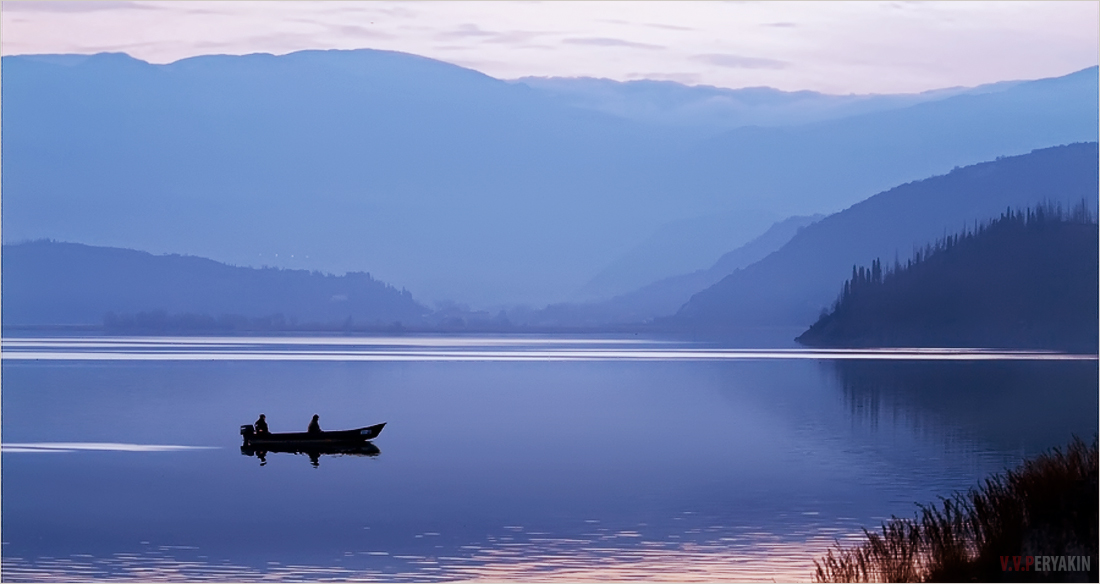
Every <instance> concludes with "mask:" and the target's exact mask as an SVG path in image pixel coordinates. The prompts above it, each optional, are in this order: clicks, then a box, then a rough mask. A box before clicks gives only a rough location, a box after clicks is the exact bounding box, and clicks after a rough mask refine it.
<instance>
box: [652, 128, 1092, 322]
mask: <svg viewBox="0 0 1100 584" xmlns="http://www.w3.org/2000/svg"><path fill="white" fill-rule="evenodd" d="M1098 162H1100V152H1098V150H1097V144H1096V143H1087V144H1071V145H1066V146H1059V147H1054V148H1046V149H1042V150H1036V151H1034V152H1031V153H1029V154H1026V155H1022V156H1010V157H1004V158H1000V159H997V160H994V161H990V162H985V163H982V164H976V165H973V166H968V167H965V168H959V169H956V170H954V171H952V172H950V173H948V174H946V175H942V176H935V177H931V178H928V179H925V180H921V181H915V182H911V183H907V184H903V185H900V186H897V187H895V188H893V189H890V190H888V191H885V192H883V193H879V194H877V195H875V196H873V197H870V198H868V199H867V200H865V201H862V202H860V203H858V204H856V205H852V206H851V207H850V208H848V209H845V210H844V211H842V212H840V213H836V214H833V215H830V216H829V217H826V218H825V219H822V220H821V221H818V222H816V223H813V224H811V225H808V226H807V227H805V228H803V229H802V230H800V231H799V232H798V233H797V234H795V235H794V237H792V238H791V240H790V241H789V242H787V243H786V244H785V245H784V246H783V247H781V248H780V249H779V250H777V251H776V252H774V253H772V254H771V255H769V256H767V257H766V258H764V259H762V260H760V261H759V262H756V263H754V264H752V265H750V266H748V267H746V268H744V269H741V270H737V271H736V272H734V273H732V274H730V275H728V276H726V277H725V278H724V279H722V280H721V281H720V282H718V283H717V284H715V285H714V286H711V287H710V288H707V289H706V290H704V291H702V292H699V293H698V294H696V295H695V296H693V297H692V298H691V300H690V301H689V302H688V303H687V304H685V305H684V307H683V308H681V309H680V311H679V312H678V313H677V314H676V315H675V316H674V317H671V318H669V319H665V320H664V321H663V322H662V325H663V326H667V327H672V328H690V329H710V330H716V331H717V330H723V329H730V328H736V327H745V326H775V325H799V326H809V325H810V324H812V323H813V322H814V321H815V320H816V319H817V317H818V316H819V315H820V313H821V311H822V310H824V309H826V308H828V307H829V306H831V305H832V303H833V301H834V300H835V299H836V297H837V294H838V292H839V290H840V286H841V284H842V283H843V282H844V281H845V279H847V278H848V277H849V275H850V274H851V270H852V266H853V265H861V266H867V265H870V264H871V263H872V262H873V261H875V260H882V262H883V263H886V264H893V263H894V261H895V260H898V261H901V262H903V263H904V261H905V260H906V259H908V258H910V257H911V256H912V254H913V252H914V251H915V250H918V249H922V248H923V247H924V246H926V245H928V244H930V243H932V242H934V241H936V240H937V239H939V238H941V237H944V236H946V235H949V234H952V233H957V232H960V231H963V230H964V229H965V228H966V227H967V226H973V225H974V223H975V222H984V221H986V220H988V219H990V218H993V217H997V216H998V215H999V213H1001V212H1003V211H1005V210H1006V208H1008V207H1012V208H1015V209H1022V208H1025V207H1028V206H1033V205H1036V204H1038V203H1042V202H1047V203H1050V204H1061V205H1062V206H1063V207H1065V208H1067V209H1068V208H1071V207H1073V206H1074V205H1076V204H1078V203H1080V202H1082V201H1084V202H1085V203H1086V204H1087V206H1088V208H1089V209H1090V210H1091V211H1092V212H1094V213H1095V212H1096V206H1097V197H1096V188H1097V187H1096V185H1097V184H1098V181H1100V175H1098V172H1097V166H1098Z"/></svg>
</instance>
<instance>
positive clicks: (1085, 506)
mask: <svg viewBox="0 0 1100 584" xmlns="http://www.w3.org/2000/svg"><path fill="white" fill-rule="evenodd" d="M1098 500H1100V487H1098V482H1097V442H1096V440H1094V441H1093V443H1092V446H1088V445H1087V444H1085V443H1084V442H1083V441H1082V440H1081V439H1079V438H1074V440H1073V441H1072V442H1071V443H1070V444H1069V446H1067V447H1066V449H1065V450H1064V451H1063V450H1061V449H1057V448H1055V449H1054V450H1052V451H1051V452H1049V453H1047V454H1043V455H1040V456H1038V457H1036V458H1034V459H1031V460H1028V461H1025V462H1024V463H1023V464H1022V465H1021V466H1020V467H1018V468H1016V469H1013V470H1009V471H1006V472H1005V473H1004V474H1003V475H996V476H994V477H992V478H989V479H987V480H986V481H985V483H984V484H982V485H981V487H980V488H977V489H971V490H970V491H967V492H966V493H956V494H955V495H954V496H952V497H951V498H945V499H942V500H941V501H940V503H939V504H938V505H932V506H928V507H921V509H920V512H919V513H917V515H916V517H914V518H913V519H905V518H897V517H894V518H893V519H891V520H890V521H889V522H887V523H885V524H883V526H882V529H881V532H871V531H868V530H866V529H864V536H865V540H864V542H863V543H862V544H859V545H856V546H854V547H849V548H844V547H841V546H839V545H838V546H837V547H835V548H832V549H829V550H828V551H827V552H826V554H825V556H824V557H822V558H821V559H820V560H815V561H814V566H815V567H816V572H815V574H814V580H815V581H817V582H991V581H1051V580H1085V579H1087V580H1088V581H1090V582H1095V581H1097V571H1098V562H1097V525H1098V522H1100V505H1098ZM1062 555H1066V556H1090V557H1092V558H1093V561H1092V562H1091V569H1090V571H1089V572H1088V573H1085V572H1061V573H1051V572H1036V571H1005V570H1004V569H1003V567H1002V564H1001V558H1002V556H1062Z"/></svg>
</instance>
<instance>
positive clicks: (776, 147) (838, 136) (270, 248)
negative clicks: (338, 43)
mask: <svg viewBox="0 0 1100 584" xmlns="http://www.w3.org/2000/svg"><path fill="white" fill-rule="evenodd" d="M2 75H3V80H2V82H3V87H4V99H3V101H2V103H0V107H2V109H3V111H2V115H3V119H4V139H3V142H2V144H0V148H2V164H3V168H2V169H0V172H2V175H3V181H4V184H3V189H4V196H3V200H2V205H3V209H2V215H3V237H4V239H5V241H6V242H9V243H10V242H16V241H25V240H34V239H40V238H52V239H56V240H63V241H80V242H84V243H87V244H90V245H99V246H112V247H122V248H129V249H142V250H148V251H150V252H154V253H164V252H178V253H186V254H190V255H195V256H200V257H208V258H212V259H214V260H217V261H222V262H227V263H231V264H234V265H241V266H261V265H265V264H266V265H273V266H279V267H285V268H308V269H315V270H322V271H325V272H331V273H344V272H349V271H368V270H369V271H370V273H372V274H374V275H375V276H377V277H378V278H380V279H382V280H384V281H387V282H393V283H395V284H398V285H400V286H404V287H407V288H408V289H410V290H414V291H415V292H416V294H417V296H418V297H419V298H424V299H427V300H431V301H438V300H444V299H452V300H455V301H458V302H463V303H467V304H472V305H476V306H475V307H487V306H502V305H512V304H528V305H542V304H546V303H551V302H560V301H563V300H566V299H569V298H570V297H571V295H572V294H573V293H574V292H575V291H576V290H578V289H580V288H581V287H582V286H584V285H585V283H586V282H589V281H591V280H592V279H593V278H594V277H596V275H597V274H599V273H600V272H601V271H603V270H605V269H606V268H607V267H608V266H610V265H612V264H613V263H614V262H616V260H617V259H618V258H620V257H622V256H623V254H625V253H628V252H629V251H630V250H632V249H635V248H637V247H638V246H639V245H641V244H642V243H643V242H645V240H646V239H647V238H648V237H649V236H650V235H651V234H653V233H655V232H656V231H658V230H660V229H661V227H662V226H663V225H667V224H669V223H670V222H675V221H681V220H687V219H691V218H695V217H709V216H718V215H723V214H737V213H743V212H745V211H747V210H752V209H758V210H761V211H764V212H766V213H768V214H770V215H766V216H764V215H762V216H761V218H760V219H759V220H758V221H757V223H756V224H755V225H750V226H746V227H744V229H746V234H747V233H749V232H750V231H754V232H755V233H760V232H762V231H763V230H764V229H765V228H766V227H767V226H768V225H769V224H770V223H771V222H772V221H773V220H774V218H778V217H786V216H792V215H807V214H812V213H825V212H833V211H835V210H837V209H841V208H844V207H847V206H849V205H851V204H853V203H855V202H857V201H860V200H862V199H864V198H866V197H867V196H870V195H872V194H874V193H875V192H879V191H881V190H883V189H886V188H889V187H890V186H892V185H896V184H899V183H902V182H905V181H907V180H914V179H918V178H923V177H927V176H930V175H933V174H938V173H943V172H947V171H948V170H949V169H950V168H952V167H953V166H958V165H965V164H971V163H975V162H978V161H981V160H989V159H992V158H994V157H996V156H1000V155H1012V154H1020V153H1024V152H1028V151H1030V150H1032V149H1035V148H1041V147H1045V146H1052V145H1056V144H1064V143H1068V142H1075V141H1093V140H1096V139H1097V127H1098V114H1097V108H1096V104H1097V101H1098V98H1097V75H1096V68H1091V69H1087V70H1084V71H1081V72H1078V73H1075V74H1072V75H1068V76H1065V77H1061V78H1058V79H1048V80H1040V81H1029V82H1021V83H1018V84H1015V85H1012V86H1011V87H1007V88H1004V89H1003V90H998V91H994V92H989V93H983V94H980V95H971V94H961V95H956V96H952V97H947V98H944V99H939V100H936V101H931V102H925V103H921V104H917V105H912V106H909V107H904V108H899V109H892V110H889V111H879V112H875V113H864V114H861V115H855V116H850V117H845V118H842V119H833V120H829V121H822V122H817V123H813V124H806V125H796V126H784V127H770V128H761V127H741V128H738V129H735V130H732V131H729V132H725V133H722V134H719V135H711V134H707V135H701V134H700V133H699V132H698V131H697V130H696V129H691V128H685V127H683V126H676V125H660V124H652V123H648V122H641V121H637V120H633V119H628V118H624V117H621V116H616V115H611V114H608V113H606V112H602V111H597V110H593V109H586V108H582V107H578V106H575V105H570V104H568V103H564V102H562V101H561V100H559V99H557V98H555V97H554V96H551V95H549V94H547V93H545V92H541V91H539V90H537V89H534V88H532V87H530V86H527V85H523V84H520V83H513V82H506V81H501V80H497V79H493V78H491V77H488V76H486V75H483V74H481V73H478V72H476V71H472V70H469V69H464V68H461V67H457V66H454V65H450V64H447V63H443V62H440V61H433V60H431V59H426V58H422V57H417V56H414V55H408V54H401V53H393V52H386V51H371V50H359V51H304V52H299V53H292V54H288V55H281V56H273V55H244V56H204V57H196V58H190V59H184V60H182V61H178V62H175V63H171V64H167V65H151V64H149V63H145V62H142V61H139V60H137V59H132V58H130V57H127V56H125V55H121V54H100V55H91V56H71V55H70V56H65V55H53V56H5V57H3V67H2ZM749 237H750V236H748V235H746V237H744V238H743V239H742V241H745V240H747V239H749ZM714 245H715V246H719V245H721V246H722V247H715V248H713V249H701V250H698V254H699V255H698V257H700V258H705V259H706V261H710V259H709V258H715V257H718V256H719V255H721V254H722V253H724V252H726V251H729V247H726V245H727V244H726V243H722V242H719V243H715V244H714ZM693 253H695V252H693ZM662 261H663V260H662ZM633 265H635V266H637V265H643V266H644V265H646V264H645V262H640V263H639V262H635V263H634V264H633ZM663 265H667V266H671V267H668V268H667V269H664V268H663V269H664V273H656V274H649V273H647V274H644V275H645V278H637V279H635V280H634V281H637V282H638V283H639V284H640V283H641V282H647V281H653V280H654V279H656V278H660V277H666V276H672V275H675V274H676V273H677V272H679V271H682V269H683V268H681V269H673V267H674V263H673V262H668V263H667V264H663ZM699 265H705V263H704V264H694V263H692V264H688V266H689V267H698V266H699ZM635 275H638V274H632V273H624V274H623V277H624V279H623V281H631V280H629V278H631V277H633V276H635Z"/></svg>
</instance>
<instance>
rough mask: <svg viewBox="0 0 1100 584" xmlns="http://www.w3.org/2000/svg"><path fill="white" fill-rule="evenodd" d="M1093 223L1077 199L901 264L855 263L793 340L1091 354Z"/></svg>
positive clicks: (1009, 219) (995, 224)
mask: <svg viewBox="0 0 1100 584" xmlns="http://www.w3.org/2000/svg"><path fill="white" fill-rule="evenodd" d="M1097 264H1098V260H1097V225H1096V223H1095V222H1094V221H1093V219H1092V217H1091V216H1090V213H1089V211H1088V208H1087V207H1086V206H1085V204H1084V203H1082V204H1081V205H1080V206H1079V207H1078V208H1077V209H1075V210H1074V212H1073V213H1070V214H1068V215H1067V214H1063V213H1062V212H1061V210H1060V209H1059V208H1057V207H1053V206H1051V207H1042V206H1040V207H1037V208H1035V209H1027V210H1025V211H1011V210H1009V211H1007V212H1006V213H1004V214H1002V215H1001V217H1000V218H999V219H996V220H994V221H992V222H990V223H988V224H985V225H981V226H979V227H978V228H977V229H975V230H971V231H966V232H963V233H959V234H956V235H951V236H948V237H945V238H942V239H940V240H939V241H937V242H936V243H935V244H934V245H931V246H928V247H926V248H925V249H924V250H922V251H920V252H918V253H917V254H915V256H914V257H913V258H912V259H909V260H908V261H906V263H905V264H904V265H902V264H900V263H898V264H895V265H893V266H886V267H883V264H882V262H881V260H875V261H874V262H872V264H871V266H870V267H869V268H866V267H862V266H860V267H858V268H857V267H855V266H853V268H852V276H851V278H850V279H849V280H848V281H846V282H844V285H843V289H842V291H841V293H840V297H839V298H838V299H837V301H836V303H835V304H834V306H833V309H832V311H831V312H830V313H828V314H826V315H823V316H822V317H821V319H819V320H818V321H817V322H816V323H815V324H814V325H813V326H811V327H810V328H809V330H807V331H806V332H805V333H804V334H803V335H802V336H800V337H799V338H798V341H799V342H801V343H803V344H806V345H814V346H860V347H868V346H881V347H896V346H911V347H921V346H937V347H1029V348H1046V349H1068V350H1078V351H1084V350H1087V351H1096V349H1097V322H1098V320H1097V278H1098V273H1097Z"/></svg>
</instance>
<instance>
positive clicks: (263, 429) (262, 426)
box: [253, 414, 270, 436]
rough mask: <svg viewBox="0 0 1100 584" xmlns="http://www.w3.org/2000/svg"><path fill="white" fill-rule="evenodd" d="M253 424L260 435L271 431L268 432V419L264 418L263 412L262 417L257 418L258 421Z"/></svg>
mask: <svg viewBox="0 0 1100 584" xmlns="http://www.w3.org/2000/svg"><path fill="white" fill-rule="evenodd" d="M253 425H254V426H256V434H258V435H260V436H262V435H264V434H270V432H268V430H267V419H266V418H264V415H263V414H260V419H259V420H256V423H255V424H253Z"/></svg>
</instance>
